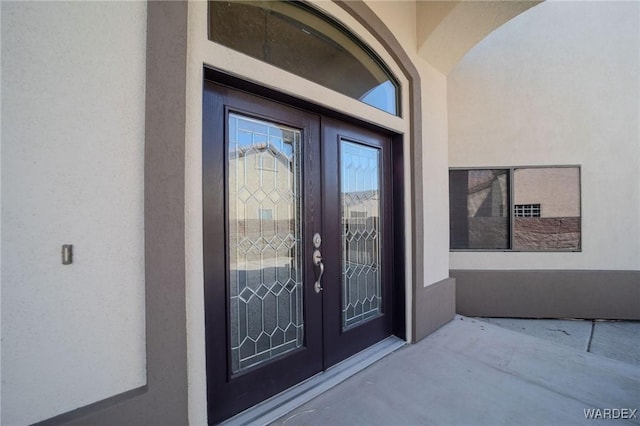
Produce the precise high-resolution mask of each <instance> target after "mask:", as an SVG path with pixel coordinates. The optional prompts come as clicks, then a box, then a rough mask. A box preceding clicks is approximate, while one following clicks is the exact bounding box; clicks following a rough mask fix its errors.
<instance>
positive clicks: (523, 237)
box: [513, 167, 580, 250]
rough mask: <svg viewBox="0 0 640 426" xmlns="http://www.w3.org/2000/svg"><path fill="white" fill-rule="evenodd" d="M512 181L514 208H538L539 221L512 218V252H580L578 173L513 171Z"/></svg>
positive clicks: (575, 170) (574, 169)
mask: <svg viewBox="0 0 640 426" xmlns="http://www.w3.org/2000/svg"><path fill="white" fill-rule="evenodd" d="M513 179H514V183H513V197H514V204H516V205H522V206H529V205H532V206H539V211H538V212H539V217H536V216H534V214H531V215H529V217H523V216H524V215H523V216H520V215H515V217H514V224H513V248H514V249H515V250H549V249H576V250H577V249H579V248H580V169H578V168H577V167H553V168H547V167H543V168H527V169H516V170H514V172H513ZM534 208H535V207H534Z"/></svg>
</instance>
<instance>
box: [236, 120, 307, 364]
mask: <svg viewBox="0 0 640 426" xmlns="http://www.w3.org/2000/svg"><path fill="white" fill-rule="evenodd" d="M299 144H300V132H299V131H298V130H293V129H288V128H285V127H281V126H277V125H275V124H272V123H267V122H263V121H259V120H252V119H250V118H247V117H241V116H238V115H235V114H230V116H229V186H228V189H229V276H230V292H231V298H230V312H231V361H232V368H233V371H234V372H238V371H240V370H241V369H243V368H248V367H251V366H254V365H257V364H259V363H261V362H264V361H266V360H268V359H270V358H271V357H273V356H275V355H278V354H281V353H284V352H287V351H289V350H291V349H295V348H297V347H299V346H300V345H301V344H302V341H303V325H302V317H303V313H302V275H301V261H302V260H301V258H300V256H301V253H300V238H301V233H300V216H299V215H300V193H301V191H300V174H299V170H300V169H299V164H298V161H299V159H298V156H299Z"/></svg>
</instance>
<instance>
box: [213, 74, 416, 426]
mask: <svg viewBox="0 0 640 426" xmlns="http://www.w3.org/2000/svg"><path fill="white" fill-rule="evenodd" d="M204 76H205V81H204V85H205V86H207V87H209V89H206V90H205V94H204V99H203V102H204V104H203V107H204V108H205V109H209V110H212V109H218V111H217V116H218V117H224V116H225V114H224V110H220V108H224V106H223V105H222V103H215V102H213V103H212V102H211V97H210V96H209V95H207V93H206V92H207V91H208V90H210V86H211V83H214V85H217V86H218V87H220V85H222V86H227V87H229V88H232V89H236V90H241V91H245V92H248V93H250V96H258V97H263V98H266V99H268V100H269V102H272V101H276V102H280V103H283V104H286V105H288V106H283V108H289V109H290V108H291V107H293V108H294V109H298V110H302V111H301V112H304V111H307V112H305V113H306V114H308V113H312V114H320V115H321V116H324V117H326V119H324V120H325V121H326V122H327V123H340V122H341V123H344V126H343V127H344V128H339V127H336V126H334V128H333V129H332V128H331V126H329V127H328V128H329V131H334V132H335V135H333V136H337V135H338V134H339V133H338V132H343V133H344V132H346V134H347V135H348V134H349V129H350V128H356V127H357V128H359V129H369V130H371V131H373V132H375V133H377V134H380V133H384V134H386V135H387V136H388V138H389V139H390V140H391V143H390V144H389V145H387V146H386V151H385V152H386V153H388V155H387V154H385V158H384V161H386V162H387V163H385V164H386V170H390V171H391V173H386V175H385V176H382V178H383V180H384V182H385V187H386V188H387V192H389V194H393V196H392V197H390V198H391V199H390V200H389V201H390V203H389V204H388V205H389V206H391V210H392V211H388V212H385V213H386V214H385V218H386V224H385V226H386V228H387V229H388V230H389V229H391V231H390V232H388V233H387V234H388V235H389V237H390V239H389V240H387V244H392V245H393V246H394V249H392V250H389V251H388V252H387V253H386V256H385V257H386V259H384V263H385V269H386V270H387V271H388V274H387V276H386V277H385V278H384V280H385V281H386V282H388V283H389V285H387V286H386V290H387V291H386V294H385V298H386V299H387V300H388V302H387V305H386V308H385V311H386V312H387V313H389V312H391V315H390V317H391V318H390V320H389V321H387V322H386V325H385V323H383V322H382V321H378V322H377V323H376V321H373V322H371V324H366V325H365V326H364V328H366V329H367V330H368V329H371V331H373V330H374V329H375V330H378V329H380V330H378V331H379V332H381V333H386V334H394V335H396V336H398V337H400V338H403V339H404V338H405V273H404V272H405V257H404V214H403V212H404V182H403V180H404V164H403V144H402V138H401V136H399V135H397V134H393V133H391V132H388V131H385V130H382V129H380V128H378V127H376V126H374V125H372V124H370V123H366V122H362V121H360V120H356V119H354V118H352V117H348V116H346V115H344V114H340V113H337V112H335V111H331V110H328V109H326V108H322V107H318V106H316V105H313V104H311V103H308V102H305V101H301V100H299V99H296V98H293V97H290V96H287V95H284V94H282V93H280V92H277V91H274V90H271V89H267V88H264V87H262V86H259V85H257V84H254V83H250V82H247V81H245V80H241V79H239V78H236V77H233V76H230V75H228V74H225V73H222V72H220V71H217V70H213V69H210V68H205V70H204ZM276 106H277V105H276ZM219 121H220V120H218V122H207V120H204V121H203V161H207V160H206V159H209V161H210V160H213V159H215V158H217V157H220V158H218V160H219V161H217V162H216V163H217V164H224V155H223V156H220V154H219V153H218V154H212V153H211V152H208V150H209V149H210V147H208V146H207V142H206V140H205V139H206V137H205V136H206V135H207V134H208V135H211V134H213V133H214V132H220V129H224V128H225V123H224V122H219ZM223 121H224V120H223ZM354 126H356V127H354ZM364 131H365V133H366V130H364ZM318 134H320V132H319V131H318ZM372 134H373V133H372ZM324 137H325V136H324V135H323V136H322V138H324ZM336 146H337V145H336ZM336 160H337V159H336ZM325 161H326V159H325ZM212 164H213V163H212ZM305 179H306V178H305ZM207 181H210V182H219V183H220V182H225V170H224V168H223V167H218V168H215V167H203V186H204V189H205V190H206V189H207V184H206V182H207ZM318 181H319V179H318ZM203 203H204V208H205V210H207V213H208V212H209V211H211V210H213V211H215V212H216V215H215V216H216V217H218V218H224V217H225V214H226V213H225V211H226V203H225V204H223V203H219V202H218V203H216V202H215V201H214V200H212V199H207V197H206V195H205V199H204V200H203ZM394 212H395V213H396V214H394ZM203 220H204V222H205V223H204V228H205V232H208V231H207V230H211V229H214V230H215V229H218V231H214V232H213V234H211V235H203V237H204V239H205V241H204V245H205V253H204V254H205V268H206V269H209V270H211V269H212V268H213V269H218V270H219V269H220V268H223V269H225V270H226V266H225V265H226V263H225V262H226V258H227V254H226V253H223V252H225V250H222V251H220V250H218V251H220V253H219V254H220V255H219V256H212V254H213V252H214V251H215V247H214V245H211V244H209V246H210V247H209V246H208V245H207V244H208V243H207V240H210V241H218V242H219V243H218V244H222V243H223V242H224V241H226V235H225V233H224V231H223V230H221V229H220V228H219V227H215V226H208V225H207V221H208V220H209V219H208V214H205V217H204V219H203ZM306 234H307V235H312V232H310V231H309V230H307V232H306ZM326 249H327V248H326V247H325V250H326ZM337 252H339V250H337ZM384 255H385V254H384V252H383V256H384ZM303 256H305V257H304V258H306V257H307V256H306V255H303ZM213 257H215V258H217V260H212V258H213ZM207 275H208V274H207V273H205V281H209V280H210V278H209V277H208V276H207ZM218 275H219V274H218ZM225 275H226V272H225ZM215 287H217V288H218V290H215V289H214V288H215ZM225 287H226V286H214V285H212V284H211V283H209V284H207V283H206V282H205V311H206V312H205V317H206V320H207V323H208V324H212V323H216V322H219V323H221V324H225V325H226V312H220V309H219V308H218V307H216V306H210V305H211V300H212V297H215V295H214V294H213V293H215V292H216V291H219V289H220V288H222V291H223V292H225V291H226V290H225V289H224V288H225ZM392 287H393V288H392ZM218 296H220V295H219V294H218ZM223 297H224V298H225V299H226V297H225V295H223ZM307 302H308V300H307V298H306V297H305V305H307ZM338 303H340V302H338ZM338 306H340V304H338ZM216 312H217V313H216ZM309 314H313V313H312V312H309V311H307V313H306V315H305V317H306V316H307V315H309ZM388 317H389V316H387V318H388ZM334 322H335V321H334ZM333 325H334V326H336V324H333ZM372 327H373V328H372ZM381 327H382V328H381ZM218 328H219V330H218V332H215V333H213V334H210V332H209V330H210V329H211V328H210V326H209V325H207V339H206V340H207V342H206V345H207V348H209V349H210V347H211V348H213V347H214V346H215V342H216V341H217V342H220V341H226V340H227V339H228V336H227V335H226V334H225V333H223V332H222V330H223V328H222V327H218ZM334 328H335V327H334ZM382 329H384V330H386V331H382ZM223 334H224V335H223ZM347 334H348V333H345V336H344V337H342V338H341V341H342V343H347V342H348V341H350V340H351V339H350V338H349V337H348V336H347ZM378 335H379V334H378ZM363 336H364V337H363ZM353 337H354V338H355V337H357V339H355V340H354V341H353V342H352V344H349V345H345V346H346V348H345V350H342V351H338V352H336V353H334V355H335V356H333V357H332V358H328V357H327V351H324V352H325V353H324V354H323V353H322V351H321V352H319V354H320V355H322V356H323V359H324V365H323V368H327V367H329V366H330V365H333V364H335V363H336V362H339V361H340V360H341V359H344V358H346V357H348V356H349V355H351V354H353V353H356V352H358V351H359V350H362V349H364V348H366V347H367V346H369V345H370V344H373V343H375V342H374V341H369V340H371V339H367V338H366V333H360V334H359V335H358V334H357V333H356V334H353ZM378 340H379V339H378ZM376 341H377V340H376ZM227 343H228V342H227ZM336 347H338V346H337V345H334V349H335V348H336ZM209 349H208V350H207V374H208V375H209V374H214V375H215V377H218V379H217V380H218V381H220V380H222V381H226V380H228V379H229V378H228V377H223V375H225V376H226V374H227V373H226V370H227V364H228V360H227V359H221V358H220V359H219V356H216V355H214V356H211V354H212V353H214V352H215V351H211V350H209ZM222 366H224V368H222ZM223 370H225V371H224V372H223ZM216 372H217V373H216ZM300 374H302V375H304V374H306V373H303V372H302V371H300ZM290 376H293V375H291V374H290ZM300 377H302V376H300ZM211 379H213V380H214V381H215V380H216V379H215V378H213V377H209V379H208V380H207V381H208V382H209V380H211ZM268 380H271V381H272V379H268ZM292 380H294V381H296V380H297V379H292ZM301 380H302V379H300V380H297V381H301ZM247 383H249V381H247ZM293 384H294V383H291V384H289V385H288V386H287V387H289V386H291V385H293ZM209 386H211V384H209ZM211 391H212V389H210V390H208V393H209V394H210V398H211V397H212V395H214V394H215V393H218V394H219V391H217V392H214V394H211ZM267 392H269V391H267ZM234 400H235V398H230V399H229V401H227V402H228V405H229V406H228V410H223V411H225V413H222V412H217V411H218V410H216V412H215V413H212V412H211V411H210V412H209V422H212V421H213V422H216V421H219V420H222V419H224V418H227V417H229V415H230V414H233V413H235V412H238V411H240V410H239V408H240V406H242V407H244V408H247V407H248V406H251V405H254V404H255V403H256V402H257V401H252V402H251V403H250V404H247V402H248V401H238V404H240V405H238V404H236V403H235V402H233V401H234ZM225 404H226V403H225ZM216 405H218V404H216ZM236 405H238V407H236Z"/></svg>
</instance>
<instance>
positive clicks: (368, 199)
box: [340, 141, 381, 327]
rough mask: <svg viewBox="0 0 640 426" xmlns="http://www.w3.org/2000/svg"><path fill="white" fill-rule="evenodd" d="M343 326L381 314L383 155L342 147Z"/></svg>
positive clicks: (355, 146) (362, 148)
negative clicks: (381, 162)
mask: <svg viewBox="0 0 640 426" xmlns="http://www.w3.org/2000/svg"><path fill="white" fill-rule="evenodd" d="M340 158H341V168H340V187H341V201H340V202H341V204H342V214H341V219H342V256H343V260H342V280H343V282H344V287H343V289H344V294H343V295H342V311H343V322H342V324H343V327H349V326H351V325H355V324H357V323H358V322H360V321H362V320H366V319H369V318H373V317H375V316H377V315H378V314H379V313H380V303H381V294H380V282H381V277H380V274H381V272H380V153H379V150H378V149H377V148H373V147H369V146H365V145H360V144H357V143H353V142H347V141H342V142H341V144H340Z"/></svg>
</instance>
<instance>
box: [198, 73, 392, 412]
mask: <svg viewBox="0 0 640 426" xmlns="http://www.w3.org/2000/svg"><path fill="white" fill-rule="evenodd" d="M202 149H203V151H202V156H203V209H204V223H203V228H204V235H203V244H204V268H205V270H204V276H205V283H204V290H205V322H206V351H207V393H208V416H209V423H212V424H213V423H217V422H219V421H222V420H224V419H226V418H229V417H231V416H233V415H234V414H236V413H239V412H240V411H242V410H244V409H246V408H249V407H251V406H253V405H255V404H257V403H258V402H261V401H263V400H265V399H267V398H269V397H270V396H273V395H275V394H277V393H279V392H281V391H283V390H285V389H287V388H289V387H291V386H293V385H295V384H297V383H299V382H301V381H303V380H304V379H306V378H308V377H311V376H313V375H315V374H317V373H319V372H321V371H323V370H325V369H327V368H329V367H330V366H332V365H334V364H336V363H338V362H340V361H342V360H344V359H345V358H347V357H349V356H351V355H353V354H355V353H357V352H359V351H361V350H362V349H365V348H366V347H368V346H370V345H372V344H374V343H376V342H378V341H380V340H382V339H384V338H385V337H387V336H389V335H390V334H391V333H392V299H393V295H392V280H393V275H392V270H393V264H392V263H393V262H392V259H393V251H392V250H393V249H392V245H393V241H394V239H393V235H392V232H393V222H392V210H393V209H392V207H391V206H393V200H392V199H391V197H392V190H391V176H392V173H391V171H392V170H391V167H392V166H391V140H390V138H389V137H388V136H386V135H384V134H383V133H378V132H375V131H371V130H366V129H363V128H360V127H358V126H355V125H353V124H348V123H346V122H343V121H340V120H336V119H332V118H328V117H325V116H321V115H318V114H313V113H309V112H306V111H303V110H301V109H297V108H293V107H290V106H287V105H284V104H281V103H277V102H273V101H270V100H267V99H264V98H260V97H257V96H254V95H250V94H248V93H245V92H241V91H237V90H234V89H230V88H227V87H224V86H221V85H217V84H214V83H211V82H208V81H205V85H204V98H203V147H202Z"/></svg>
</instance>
